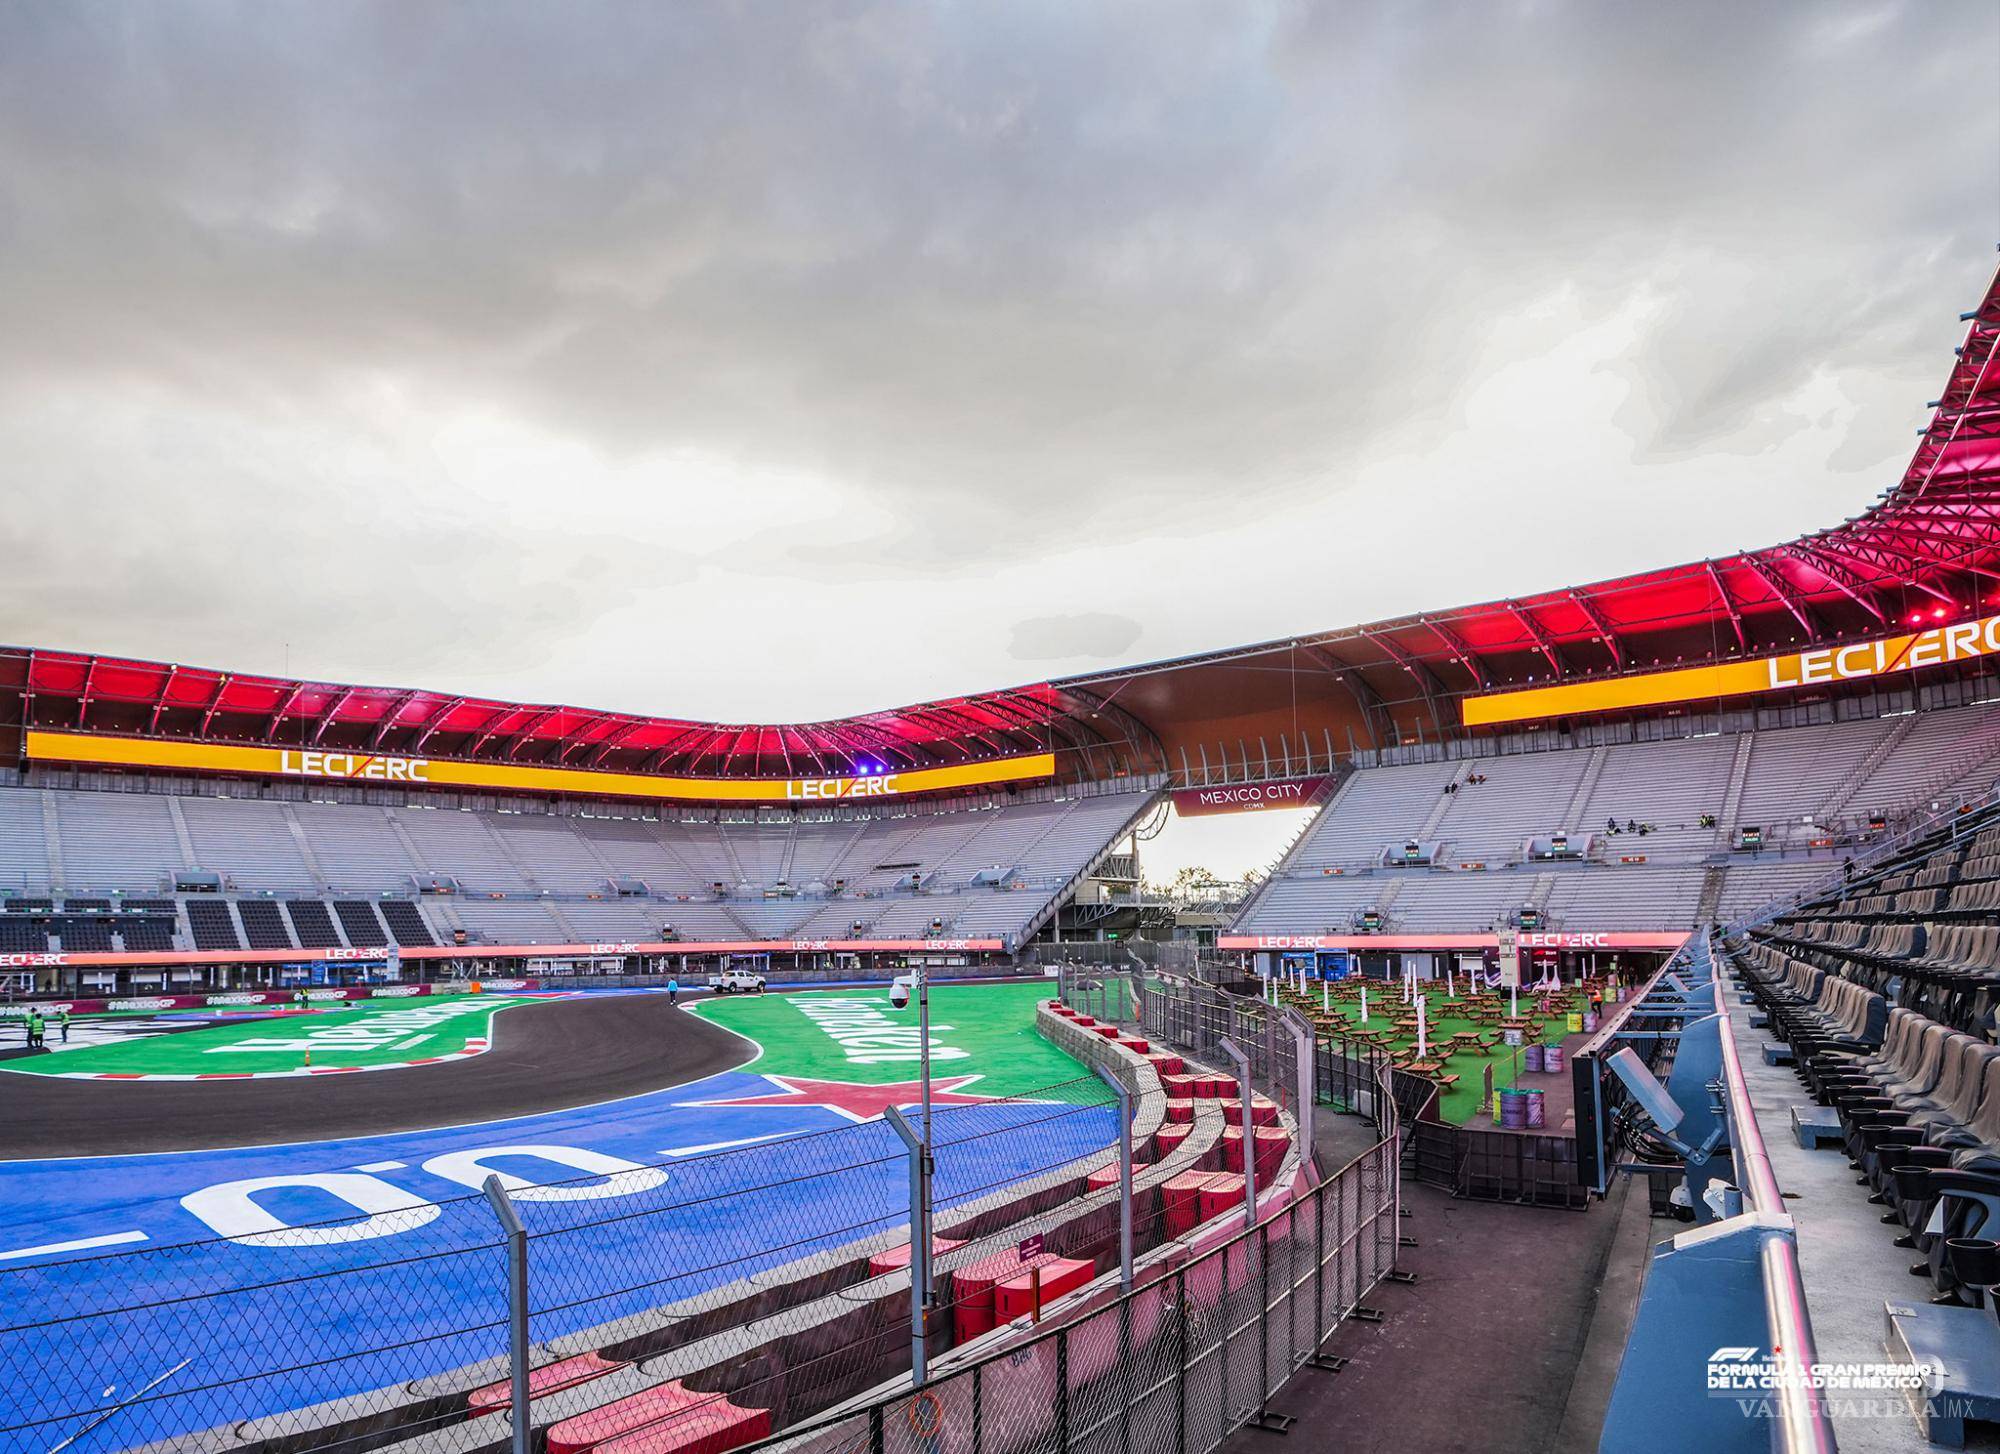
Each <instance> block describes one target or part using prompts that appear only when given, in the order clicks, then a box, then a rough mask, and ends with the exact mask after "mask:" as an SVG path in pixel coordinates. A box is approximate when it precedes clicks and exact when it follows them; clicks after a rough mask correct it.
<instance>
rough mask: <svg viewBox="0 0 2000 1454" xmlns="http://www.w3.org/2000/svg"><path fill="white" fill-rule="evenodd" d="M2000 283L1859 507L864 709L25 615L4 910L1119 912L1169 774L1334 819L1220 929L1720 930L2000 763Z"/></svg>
mask: <svg viewBox="0 0 2000 1454" xmlns="http://www.w3.org/2000/svg"><path fill="white" fill-rule="evenodd" d="M1994 309H1995V303H1994V298H1993V294H1992V293H1991V292H1990V291H1989V293H1988V295H1987V298H1986V301H1985V302H1984V303H1983V304H1982V305H1981V307H1980V308H1978V309H1975V310H1972V311H1971V312H1969V313H1968V315H1967V319H1968V322H1969V323H1970V325H1971V328H1970V332H1969V334H1968V337H1967V342H1966V344H1965V346H1964V347H1963V348H1961V350H1960V351H1959V354H1958V357H1957V359H1956V360H1955V363H1954V367H1953V369H1952V372H1951V375H1950V378H1949V379H1948V380H1947V382H1946V385H1945V387H1944V389H1943V391H1942V392H1941V394H1940V396H1939V398H1938V400H1937V401H1936V402H1935V405H1934V411H1933V417H1932V420H1931V422H1930V424H1929V425H1928V426H1927V427H1926V428H1925V429H1924V431H1923V433H1922V438H1921V440H1920V442H1919V446H1918V449H1917V452H1916V454H1915V456H1914V457H1913V458H1912V460H1911V461H1910V464H1909V466H1908V468H1907V469H1906V471H1905V472H1904V475H1903V477H1902V478H1901V479H1900V480H1899V481H1897V482H1896V483H1895V484H1893V485H1892V486H1891V487H1889V488H1888V489H1887V490H1885V491H1884V492H1883V494H1882V497H1881V498H1880V499H1879V500H1877V501H1876V502H1875V503H1873V504H1872V505H1870V506H1869V507H1868V508H1867V509H1865V510H1863V511H1862V512H1860V513H1859V514H1857V515H1855V516H1854V517H1852V518H1851V519H1849V520H1847V521H1844V522H1842V523H1841V524H1839V525H1837V526H1834V527H1832V528H1831V529H1827V530H1822V531H1819V532H1816V533H1814V534H1811V535H1807V536H1802V537H1800V538H1798V539H1796V540H1793V541H1790V542H1787V543H1785V544H1782V545H1777V546H1773V547H1770V548H1767V549H1763V550H1758V551H1751V552H1746V553H1743V554H1739V555H1735V556H1728V557H1723V558H1718V559H1713V560H1706V561H1701V562H1698V563H1695V564H1692V565H1685V566H1677V567H1672V568H1668V569H1664V570H1657V571H1652V572H1648V573H1645V574H1641V575H1637V576H1631V577H1626V578H1622V579H1618V580H1610V581H1600V582H1594V583H1591V584H1587V585H1581V586H1575V587H1567V588H1562V589H1558V590H1551V591H1547V592H1543V593H1541V594H1538V595H1531V596H1524V597H1521V598H1519V599H1515V600H1508V601H1500V602H1493V603H1488V604H1485V605H1479V606H1471V607H1461V608H1456V609H1451V610H1443V611H1438V612H1433V613H1427V614H1424V615H1420V616H1415V617H1408V618H1403V619H1400V620H1393V621H1384V622H1377V623H1373V624H1370V625H1366V626H1357V627H1350V628H1346V629H1343V630H1336V631H1327V632H1320V633H1315V634H1307V635H1301V636H1298V637H1295V638H1291V639H1288V640H1284V641H1277V642H1265V643H1261V644H1256V645H1250V646H1244V647H1240V648H1236V649H1233V650H1228V651H1218V652H1213V653H1208V654H1204V655H1200V656H1194V657H1188V658H1182V659H1178V660H1173V661H1165V662H1156V663H1149V664H1145V665H1141V666H1137V667H1131V668H1122V669H1117V670H1113V671H1108V672H1103V673H1097V674H1093V675H1089V676H1084V677H1074V678H1068V679H1064V680H1060V681H1052V682H1041V683H1034V684H1030V685H1026V686H1021V687H1016V688H1011V689H1007V690H1001V691H994V692H988V693H983V694H978V695H974V696H969V697H962V698H956V699H951V700H946V701H937V702H931V703H925V704H922V705H918V706H913V707H908V708H903V709H900V710H895V711H886V712H878V713H873V714H869V715H866V716H863V717H858V718H852V719H848V720H844V721H837V722H819V723H807V724H799V725H786V726H743V725H723V724H714V723H700V722H692V721H682V720H672V719H662V718H652V717H644V716H636V715H631V714H623V713H617V712H610V711H597V710H585V709H580V708H574V707H568V706H559V705H544V704H529V703H515V702H504V701H491V700H473V699H468V698H464V697H459V696H452V695H448V694H444V693H439V692H434V691H425V690H422V689H416V688H410V689H405V688H376V687H357V686H347V685H337V684H332V683H326V682H315V681H306V680H283V679H275V678H268V677H258V676H251V675H246V674H242V673H235V672H230V671H227V670H222V669H215V668H206V667H192V666H187V665H180V664H167V663H159V662H146V661H136V660H125V659H119V658H112V657H106V656H98V655H89V654H81V653H75V652H65V651H59V650H44V649H38V648H13V649H8V650H6V651H4V652H0V690H4V694H5V695H4V702H5V704H6V717H7V721H6V722H5V723H4V724H0V732H4V735H5V742H6V746H7V750H8V753H9V763H8V768H7V779H8V780H7V782H6V784H5V786H4V787H0V892H4V894H5V899H4V916H5V917H4V922H5V924H6V934H7V944H8V946H9V950H10V952H11V953H12V954H14V955H16V956H21V955H34V956H36V957H37V959H38V962H39V967H41V968H44V969H47V970H49V971H52V972H54V971H61V970H64V969H71V970H74V971H77V972H78V973H84V972H87V973H89V974H90V975H92V976H94V977H95V978H94V979H92V980H89V981H85V980H81V979H76V980H71V981H68V983H70V984H71V986H72V987H80V986H81V985H83V984H85V983H91V984H98V985H103V986H107V987H108V986H111V985H112V984H113V977H114V976H118V975H123V976H125V977H126V978H124V979H122V980H118V981H117V983H118V984H120V985H129V984H131V983H164V982H166V981H165V979H164V978H163V976H165V975H168V974H171V975H173V976H175V977H176V980H177V982H179V983H183V984H189V985H193V984H226V983H230V982H233V981H232V980H231V979H230V978H229V975H228V973H227V971H226V967H227V966H228V965H230V964H236V965H239V966H241V965H270V964H275V963H280V962H282V961H283V958H284V956H285V955H286V954H287V953H288V952H296V954H297V955H298V956H300V959H301V962H307V961H310V960H311V959H312V957H313V956H315V955H318V956H321V957H327V956H334V957H350V956H356V955H359V954H362V953H364V952H370V951H384V950H387V949H389V948H391V947H394V948H397V949H399V950H401V951H405V952H407V953H409V954H413V955H414V956H416V957H418V958H421V957H423V956H425V955H435V956H440V957H447V956H448V957H450V958H451V960H452V962H455V963H465V964H477V963H481V962H484V963H488V964H512V965H516V966H518V965H519V964H521V963H523V962H526V961H528V960H530V959H534V960H536V961H538V962H554V961H562V960H565V959H568V960H573V961H581V960H583V959H586V958H587V959H590V960H592V961H593V962H598V963H601V964H610V963H613V962H616V963H618V964H619V966H620V967H628V968H633V969H640V968H645V967H649V966H650V967H653V968H658V967H660V965H661V964H663V963H666V962H668V959H669V958H671V959H672V961H673V962H675V963H679V964H686V963H689V962H690V961H694V960H705V959H708V958H713V957H717V956H721V955H726V954H736V955H740V954H746V953H748V954H777V955H779V956H781V958H782V959H783V960H784V961H785V962H787V963H790V964H792V965H794V966H795V967H811V966H814V965H820V966H824V965H828V964H831V963H833V960H832V959H831V958H830V956H835V955H850V956H851V955H864V956H867V955H883V954H898V953H902V954H907V953H910V952H913V951H922V950H923V949H925V948H927V947H928V948H935V949H938V950H939V951H941V952H944V953H949V954H951V955H954V956H961V957H969V958H971V959H973V960H992V959H995V958H1004V957H1009V956H1013V955H1016V954H1018V953H1019V952H1020V951H1021V950H1023V948H1024V947H1026V946H1029V945H1031V944H1032V943H1034V942H1035V941H1036V940H1037V938H1038V937H1039V938H1042V939H1048V938H1052V937H1055V936H1060V935H1064V934H1066V933H1067V934H1070V935H1072V936H1073V935H1075V934H1076V933H1078V932H1079V927H1078V926H1079V924H1081V925H1083V926H1084V927H1083V928H1082V930H1081V931H1080V932H1082V933H1083V934H1085V935H1086V936H1089V935H1091V934H1098V935H1103V934H1106V933H1108V932H1112V931H1108V930H1107V929H1106V928H1105V927H1104V926H1105V925H1106V924H1107V923H1109V922H1111V921H1110V920H1109V919H1108V918H1107V916H1106V915H1105V914H1104V913H1103V912H1101V911H1102V910H1103V909H1104V908H1105V907H1106V906H1107V905H1110V906H1112V907H1116V906H1117V905H1118V903H1119V901H1120V900H1121V899H1129V898H1130V896H1131V894H1132V890H1133V886H1134V883H1135V881H1136V879H1137V876H1138V875H1137V871H1136V869H1135V868H1134V866H1133V863H1132V846H1133V841H1134V838H1135V835H1137V836H1138V837H1140V838H1143V836H1144V833H1145V831H1146V829H1147V826H1148V825H1149V824H1152V823H1156V822H1157V820H1158V815H1159V814H1160V813H1161V812H1163V811H1166V807H1165V805H1166V804H1167V803H1171V804H1172V808H1173V810H1174V811H1182V812H1209V811H1218V810H1223V811H1226V810H1229V809H1231V808H1235V807H1255V806H1263V805H1265V804H1268V803H1270V802H1275V801H1283V802H1286V803H1290V804H1305V805H1308V806H1311V807H1313V808H1315V809H1316V812H1315V813H1314V815H1313V817H1312V820H1311V822H1310V824H1309V826H1308V827H1307V828H1306V829H1305V830H1304V831H1303V832H1302V833H1301V834H1300V835H1299V837H1298V838H1297V840H1296V841H1295V842H1294V843H1293V844H1292V845H1291V847H1290V848H1289V850H1288V851H1287V852H1286V853H1285V854H1284V855H1283V857H1282V858H1281V860H1280V861H1279V862H1278V863H1277V864H1275V865H1274V866H1273V868H1272V870H1271V872H1270V874H1269V876H1268V879H1267V880H1266V881H1265V883H1264V884H1263V886H1262V887H1261V888H1260V889H1259V891H1258V892H1256V893H1255V894H1254V895H1251V896H1250V897H1248V898H1247V900H1245V901H1244V902H1243V903H1242V904H1241V906H1240V908H1238V909H1237V910H1236V911H1235V919H1234V922H1233V923H1231V924H1229V925H1227V926H1226V928H1225V930H1224V932H1223V933H1221V934H1220V935H1219V936H1218V941H1219V943H1220V944H1221V945H1222V947H1224V948H1225V949H1234V950H1237V951H1240V952H1249V953H1264V954H1265V955H1266V957H1267V959H1268V956H1269V953H1270V951H1271V950H1272V949H1273V948H1277V947H1281V948H1283V949H1285V950H1290V951H1293V952H1318V951H1325V952H1328V953H1333V954H1341V953H1347V952H1350V951H1352V952H1365V951H1366V950H1367V949H1368V948H1369V947H1370V942H1371V941H1370V940H1369V937H1368V936H1371V935H1375V936H1383V937H1382V938H1380V939H1378V940H1376V941H1373V942H1374V943H1376V944H1379V946H1380V947H1382V948H1384V949H1386V948H1388V947H1390V946H1391V945H1393V946H1394V947H1396V948H1398V949H1403V950H1411V949H1415V950H1422V949H1424V948H1426V947H1432V946H1427V945H1426V944H1425V943H1424V942H1422V941H1423V937H1424V936H1426V935H1430V936H1437V935H1450V936H1458V935H1465V934H1476V935H1486V936H1491V935H1493V934H1496V933H1497V932H1498V931H1499V930H1500V929H1502V928H1508V927H1512V928H1527V929H1530V930H1532V931H1536V932H1542V933H1547V934H1553V935H1556V936H1558V939H1557V941H1552V942H1560V937H1561V936H1564V935H1568V936H1572V937H1576V936H1591V935H1603V934H1606V933H1614V932H1627V931H1644V932H1647V933H1650V934H1653V935H1655V936H1660V935H1671V934H1675V933H1680V934H1685V933H1687V932H1688V931H1690V930H1692V929H1693V928H1694V927H1695V926H1696V925H1697V924H1701V923H1708V922H1725V921H1728V920H1729V919H1731V918H1734V917H1736V916H1739V915H1741V914H1743V913H1746V912H1748V911H1749V910H1751V909H1752V908H1754V907H1755V906H1756V905H1758V904H1760V903H1762V902H1764V901H1766V900H1768V899H1771V898H1774V897H1777V896H1780V895H1783V894H1785V893H1787V892H1789V891H1791V890H1794V889H1797V888H1799V887H1801V886H1803V885H1805V884H1807V883H1809V882H1811V881H1813V880H1814V879H1816V878H1819V877H1823V876H1824V875H1825V874H1826V872H1827V871H1828V870H1829V869H1830V868H1834V867H1837V866H1838V865H1839V864H1840V863H1841V862H1842V861H1843V860H1844V859H1845V858H1847V857H1849V856H1851V855H1852V854H1853V853H1854V852H1855V851H1856V849H1857V848H1859V847H1862V846H1865V845H1867V844H1869V843H1871V842H1874V841H1878V840H1880V839H1881V838H1882V837H1883V836H1884V835H1892V834H1894V833H1895V832H1897V831H1900V829H1901V828H1903V827H1905V826H1907V824H1909V823H1910V822H1912V821H1914V820H1916V819H1917V818H1920V817H1923V816H1927V815H1929V814H1931V813H1934V812H1936V811H1938V810H1939V808H1940V807H1941V805H1943V804H1945V803H1947V802H1951V801H1956V800H1959V799H1962V798H1967V797H1976V796H1977V795H1979V794H1980V793H1982V792H1983V791H1984V790H1985V788H1986V787H1987V786H1988V785H1989V784H1990V783H1991V782H1992V780H1993V778H1994V775H1995V773H1996V770H2000V711H1996V710H1995V706H1996V703H1995V698H1996V696H2000V693H1996V690H1995V685H1994V676H1993V661H1994V656H1995V652H1994V648H1995V646H1996V645H2000V616H1996V615H1995V614H1993V609H1992V606H1991V602H1990V583H1991V582H1992V581H1993V580H1994V579H1996V578H2000V573H1997V572H1996V562H1997V561H2000V519H1996V514H1995V510H1994V506H1993V494H1992V486H1991V479H1990V471H1991V468H1992V458H1991V456H1992V453H1993V450H1994V448H1995V446H1994V445H1993V443H1992V439H1993V434H1994V431H1993V427H1992V423H1991V413H1990V408H1989V404H1988V400H1989V396H1990V393H1991V389H1992V385H1991V381H1990V376H1989V374H1988V369H1989V365H1990V354H1991V327H1992V317H1993V313H1994ZM1079 905H1081V906H1082V907H1083V908H1085V909H1090V910H1094V911H1096V912H1089V913H1078V912H1077V909H1078V907H1079ZM1134 922H1136V921H1134ZM1147 922H1148V923H1149V924H1150V925H1152V926H1153V929H1152V932H1153V933H1155V934H1171V932H1172V917H1171V916H1167V917H1165V918H1162V917H1160V916H1158V915H1153V916H1151V917H1150V918H1148V919H1147ZM1092 924H1095V925H1097V926H1098V927H1096V928H1095V929H1093V928H1090V927H1089V926H1090V925H1092ZM1132 937H1139V938H1143V937H1145V935H1144V934H1143V933H1140V934H1134V935H1129V936H1128V941H1129V938H1132ZM1280 941H1283V943H1282V945H1280V943H1279V942H1280ZM1579 942H1581V940H1579ZM1435 947H1443V946H1442V944H1440V945H1438V946H1435ZM231 956H236V958H233V959H232V958H231ZM10 963H11V964H12V965H13V966H14V967H16V968H23V967H33V966H27V965H25V964H24V962H23V961H22V960H21V959H19V958H18V957H17V958H16V959H14V960H12V961H10ZM1266 967H1268V965H1267V966H1266ZM135 972H136V973H137V976H138V977H137V979H136V980H135V979H133V978H132V976H133V975H134V973H135ZM239 977H240V971H239Z"/></svg>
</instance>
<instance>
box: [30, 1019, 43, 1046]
mask: <svg viewBox="0 0 2000 1454" xmlns="http://www.w3.org/2000/svg"><path fill="white" fill-rule="evenodd" d="M42 1033H43V1031H42V1012H41V1011H40V1010H30V1011H28V1048H29V1049H30V1050H35V1049H39V1048H40V1047H41V1043H42Z"/></svg>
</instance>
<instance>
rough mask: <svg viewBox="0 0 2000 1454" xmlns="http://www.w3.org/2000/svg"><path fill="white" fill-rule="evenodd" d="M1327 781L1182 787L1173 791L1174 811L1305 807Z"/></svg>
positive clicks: (1193, 813)
mask: <svg viewBox="0 0 2000 1454" xmlns="http://www.w3.org/2000/svg"><path fill="white" fill-rule="evenodd" d="M1325 783H1326V779H1325V778H1323V777H1299V778H1286V779H1284V780H1283V781H1281V782H1269V783H1236V784H1233V785H1231V786H1229V787H1221V788H1181V789H1177V790H1175V792H1174V795H1173V797H1174V812H1175V813H1176V814H1178V815H1179V816H1180V817H1183V818H1200V817H1205V816H1206V815H1208V814H1211V813H1254V812H1257V811H1259V810H1260V809H1263V808H1303V807H1304V806H1305V805H1306V804H1307V803H1309V802H1311V801H1312V799H1313V794H1315V793H1317V792H1318V791H1319V790H1320V788H1321V787H1322V786H1324V785H1325Z"/></svg>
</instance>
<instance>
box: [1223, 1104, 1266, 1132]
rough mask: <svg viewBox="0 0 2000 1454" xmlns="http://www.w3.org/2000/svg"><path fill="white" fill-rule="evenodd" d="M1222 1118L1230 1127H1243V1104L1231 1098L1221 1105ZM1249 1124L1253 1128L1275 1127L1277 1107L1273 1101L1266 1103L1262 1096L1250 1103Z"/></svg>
mask: <svg viewBox="0 0 2000 1454" xmlns="http://www.w3.org/2000/svg"><path fill="white" fill-rule="evenodd" d="M1222 1117H1223V1119H1224V1120H1225V1121H1227V1122H1228V1123H1229V1124H1230V1125H1232V1126H1236V1127H1239V1128H1240V1127H1241V1126H1242V1125H1243V1102H1242V1101H1240V1100H1236V1099H1234V1098H1231V1099H1229V1100H1225V1101H1224V1102H1223V1103H1222ZM1250 1124H1251V1125H1253V1126H1275V1125H1277V1124H1278V1106H1277V1102H1275V1101H1267V1100H1265V1099H1264V1098H1263V1097H1262V1096H1258V1097H1257V1099H1255V1100H1254V1101H1252V1102H1250Z"/></svg>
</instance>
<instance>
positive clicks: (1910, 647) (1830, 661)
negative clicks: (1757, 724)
mask: <svg viewBox="0 0 2000 1454" xmlns="http://www.w3.org/2000/svg"><path fill="white" fill-rule="evenodd" d="M1996 653H2000V616H1987V617H1983V618H1981V619H1980V620H1977V621H1959V622H1954V623H1952V624H1950V625H1946V626H1933V627H1931V628H1930V629H1929V630H1927V631H1913V632H1911V633H1909V634H1908V635H1904V636H1889V637H1884V638H1882V639H1881V640H1879V641H1854V642H1849V643H1847V644H1846V645H1842V646H1822V647H1820V648H1819V649H1818V650H1815V651H1794V652H1790V653H1788V654H1786V655H1784V656H1766V657H1759V658H1757V659H1756V660H1754V661H1726V662H1720V663H1718V664H1716V665H1713V666H1691V667H1683V668H1681V669H1679V670H1677V671H1661V672H1652V673H1650V674H1648V675H1645V676H1630V677H1612V678H1609V679H1608V680H1604V681H1589V682H1561V683H1558V684H1556V685H1554V686H1548V687H1529V688H1526V689H1524V690H1522V691H1516V692H1489V693H1487V694H1486V695H1484V696H1479V697H1467V698H1466V699H1465V701H1464V703H1463V711H1464V713H1465V725H1466V726H1468V727H1492V726H1498V725H1500V724H1502V723H1507V722H1538V721H1541V720H1543V719H1544V718H1548V717H1571V716H1576V715H1579V714H1581V713H1587V712H1615V711H1619V710H1621V709H1625V708H1631V707H1657V706H1663V705H1665V704H1667V703H1671V702H1701V701H1708V700H1711V699H1713V698H1717V697H1741V696H1748V695H1750V694H1751V693H1754V692H1783V691H1792V690H1796V689H1798V688H1801V687H1818V686H1828V685H1831V684H1833V683H1835V682H1851V681H1860V680H1863V679H1865V678H1867V677H1879V676H1888V675H1890V674H1891V673H1894V672H1905V671H1918V670H1921V669H1922V668H1924V667H1927V666H1943V665H1945V664H1947V663H1949V662H1954V661H1969V660H1971V659H1972V658H1974V657H1980V656H1992V655H1995V654H1996Z"/></svg>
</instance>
